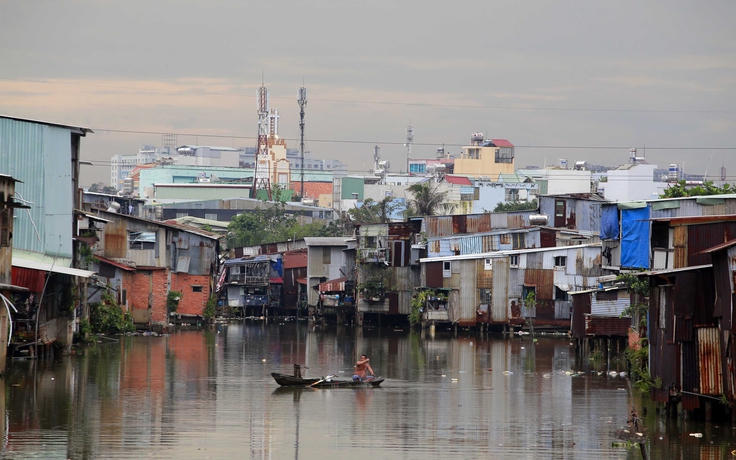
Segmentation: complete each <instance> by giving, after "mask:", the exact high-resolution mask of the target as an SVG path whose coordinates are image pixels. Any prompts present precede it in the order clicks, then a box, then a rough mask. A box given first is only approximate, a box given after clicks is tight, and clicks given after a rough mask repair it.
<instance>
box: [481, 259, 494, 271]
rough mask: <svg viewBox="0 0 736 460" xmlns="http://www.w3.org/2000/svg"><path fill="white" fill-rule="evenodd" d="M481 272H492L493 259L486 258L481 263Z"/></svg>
mask: <svg viewBox="0 0 736 460" xmlns="http://www.w3.org/2000/svg"><path fill="white" fill-rule="evenodd" d="M483 270H493V259H490V258H486V260H485V261H484V262H483Z"/></svg>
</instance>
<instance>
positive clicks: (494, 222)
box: [490, 212, 509, 230]
mask: <svg viewBox="0 0 736 460" xmlns="http://www.w3.org/2000/svg"><path fill="white" fill-rule="evenodd" d="M490 216H491V228H492V229H494V230H495V229H497V228H509V215H508V214H507V213H505V212H492V213H491V214H490Z"/></svg>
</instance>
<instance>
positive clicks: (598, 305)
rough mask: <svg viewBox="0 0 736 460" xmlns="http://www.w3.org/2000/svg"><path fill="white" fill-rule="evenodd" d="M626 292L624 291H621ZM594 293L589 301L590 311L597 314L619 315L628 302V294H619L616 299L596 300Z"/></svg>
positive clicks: (629, 302)
mask: <svg viewBox="0 0 736 460" xmlns="http://www.w3.org/2000/svg"><path fill="white" fill-rule="evenodd" d="M623 292H624V293H626V291H623ZM596 297H597V296H596V295H595V294H594V295H593V299H592V300H591V303H590V313H591V314H592V315H594V316H595V315H597V316H616V317H618V316H621V312H623V311H624V310H625V309H626V308H627V307H628V306H629V305H630V304H631V301H630V299H629V296H628V295H626V296H619V298H618V299H616V300H598V299H597V298H596Z"/></svg>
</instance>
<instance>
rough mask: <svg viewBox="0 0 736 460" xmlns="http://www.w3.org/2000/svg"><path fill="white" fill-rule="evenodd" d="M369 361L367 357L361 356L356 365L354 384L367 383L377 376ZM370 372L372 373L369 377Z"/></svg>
mask: <svg viewBox="0 0 736 460" xmlns="http://www.w3.org/2000/svg"><path fill="white" fill-rule="evenodd" d="M369 361H370V359H368V358H367V357H366V356H365V355H360V359H359V360H358V362H357V363H355V372H354V374H353V381H354V382H365V381H369V380H373V378H374V377H375V374H374V373H373V368H372V367H371V365H370V364H369ZM368 372H370V375H367V373H368Z"/></svg>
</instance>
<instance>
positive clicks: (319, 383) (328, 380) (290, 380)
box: [271, 372, 385, 388]
mask: <svg viewBox="0 0 736 460" xmlns="http://www.w3.org/2000/svg"><path fill="white" fill-rule="evenodd" d="M271 377H273V379H274V380H276V383H278V384H279V385H281V386H282V387H306V388H361V387H363V388H365V387H374V388H375V387H378V386H380V385H381V384H382V383H383V381H384V380H385V379H384V378H382V377H376V378H373V379H370V380H333V377H334V376H329V375H328V376H327V377H322V378H320V379H304V378H300V377H294V376H293V375H288V374H279V373H278V372H272V373H271Z"/></svg>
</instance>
